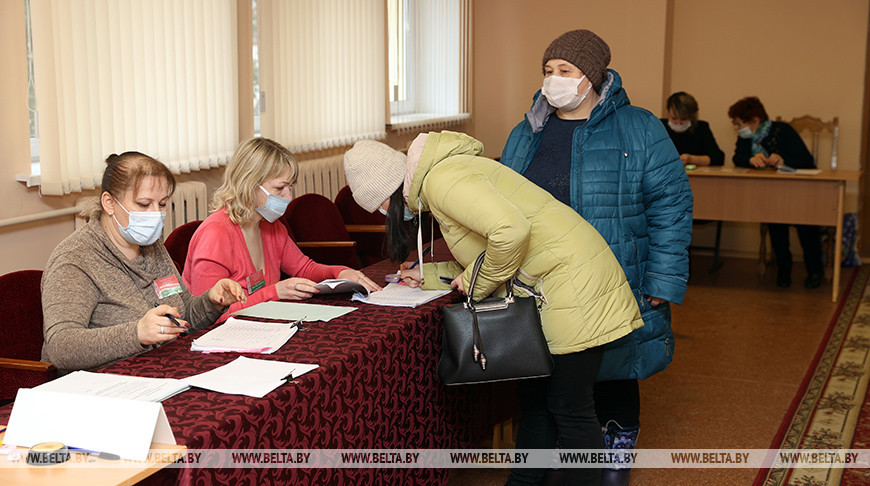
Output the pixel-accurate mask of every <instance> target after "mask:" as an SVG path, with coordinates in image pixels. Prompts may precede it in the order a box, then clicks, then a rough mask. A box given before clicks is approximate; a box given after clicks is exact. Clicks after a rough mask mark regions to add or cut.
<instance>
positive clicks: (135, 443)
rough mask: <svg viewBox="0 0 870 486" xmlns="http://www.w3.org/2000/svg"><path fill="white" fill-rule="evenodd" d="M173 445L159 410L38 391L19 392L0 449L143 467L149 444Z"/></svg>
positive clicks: (113, 400)
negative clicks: (50, 450) (54, 451)
mask: <svg viewBox="0 0 870 486" xmlns="http://www.w3.org/2000/svg"><path fill="white" fill-rule="evenodd" d="M152 441H153V442H157V443H161V444H170V445H174V444H175V437H174V436H173V435H172V428H171V427H170V426H169V422H168V421H167V420H166V414H165V413H164V411H163V404H161V403H160V402H146V401H142V400H123V399H120V398H109V397H96V396H91V395H80V394H75V393H58V392H53V391H43V390H37V389H28V388H22V389H20V390H18V395H17V396H16V397H15V404H14V405H13V407H12V414H11V415H10V416H9V427H8V428H7V429H6V436H5V437H4V439H3V442H4V444H14V445H16V446H19V447H32V446H34V445H35V444H38V443H40V442H60V443H63V444H65V445H67V446H70V447H78V448H81V449H88V450H92V451H100V452H108V453H111V454H117V455H118V456H120V457H121V458H122V459H131V460H134V461H145V460H146V459H147V458H148V451H149V450H150V449H151V442H152Z"/></svg>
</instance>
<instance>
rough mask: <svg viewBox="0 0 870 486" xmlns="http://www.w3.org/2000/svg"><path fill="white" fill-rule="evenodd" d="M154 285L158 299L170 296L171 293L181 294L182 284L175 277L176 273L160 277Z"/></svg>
mask: <svg viewBox="0 0 870 486" xmlns="http://www.w3.org/2000/svg"><path fill="white" fill-rule="evenodd" d="M153 285H154V292H156V293H157V298H158V299H163V298H166V297H169V296H170V295H175V294H180V293H181V290H182V289H181V284H180V283H178V279H177V278H175V275H170V276H168V277H163V278H158V279H157V280H155V281H154V284H153Z"/></svg>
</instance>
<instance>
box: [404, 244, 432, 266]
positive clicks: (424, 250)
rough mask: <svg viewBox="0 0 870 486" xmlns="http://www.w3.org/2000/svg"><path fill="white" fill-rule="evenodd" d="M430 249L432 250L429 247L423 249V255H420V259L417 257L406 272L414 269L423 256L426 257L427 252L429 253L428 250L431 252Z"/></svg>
mask: <svg viewBox="0 0 870 486" xmlns="http://www.w3.org/2000/svg"><path fill="white" fill-rule="evenodd" d="M431 249H432V247H431V246H427V247H426V248H423V254H422V255H420V257H419V258H417V259H416V260H414V263H412V264H411V266H410V267H408V270H410V269H412V268H414V267H416V266H417V264H418V263H420V260H422V259H423V257H424V256H426V254H427V253H429V251H430V250H431Z"/></svg>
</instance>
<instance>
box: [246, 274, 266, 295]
mask: <svg viewBox="0 0 870 486" xmlns="http://www.w3.org/2000/svg"><path fill="white" fill-rule="evenodd" d="M245 283H247V286H248V295H251V294H253V293H254V292H256V291H258V290H260V289H262V288H263V287H265V286H266V277H265V276H264V272H263V270H257V271H256V272H254V273H252V274H250V275H248V276H247V277H245Z"/></svg>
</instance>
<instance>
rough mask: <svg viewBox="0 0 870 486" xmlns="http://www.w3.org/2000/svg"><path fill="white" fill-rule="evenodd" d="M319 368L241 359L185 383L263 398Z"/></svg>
mask: <svg viewBox="0 0 870 486" xmlns="http://www.w3.org/2000/svg"><path fill="white" fill-rule="evenodd" d="M318 366H319V365H316V364H301V363H287V362H284V361H270V360H265V359H253V358H247V357H245V356H239V357H238V358H237V359H236V360H235V361H232V362H230V363H228V364H225V365H223V366H220V367H218V368H215V369H213V370H211V371H206V372H205V373H200V374H198V375H194V376H191V377H188V378H184V379H183V380H182V381H184V382H185V383H187V384H188V385H190V386H196V387H199V388H205V389H206V390H212V391H216V392H221V393H228V394H232V395H246V396H249V397H256V398H263V397H264V396H266V394H267V393H269V392H270V391H272V390H274V389H275V388H278V387H279V386H281V385H283V384H285V383H286V382H287V381H286V380H285V378H286V377H288V376H290V375H291V374H292V377H293V378H297V377H299V376H301V375H303V374H305V373H308V372H309V371H311V370H313V369H315V368H317V367H318Z"/></svg>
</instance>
